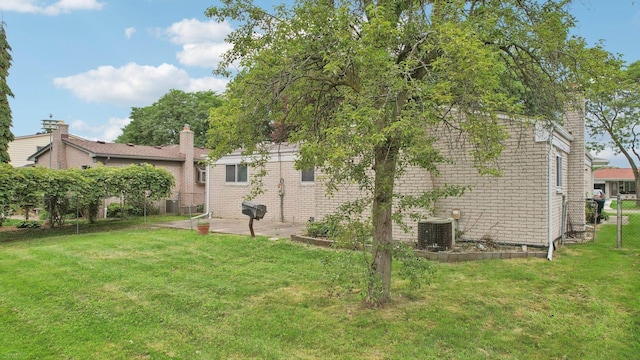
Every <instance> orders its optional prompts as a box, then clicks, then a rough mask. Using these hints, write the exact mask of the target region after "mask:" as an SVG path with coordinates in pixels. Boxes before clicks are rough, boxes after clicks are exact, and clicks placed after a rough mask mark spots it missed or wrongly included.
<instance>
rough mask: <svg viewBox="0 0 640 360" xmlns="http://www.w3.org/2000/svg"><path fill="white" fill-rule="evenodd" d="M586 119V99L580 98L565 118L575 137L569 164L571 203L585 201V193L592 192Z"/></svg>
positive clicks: (565, 122) (566, 124)
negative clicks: (586, 161)
mask: <svg viewBox="0 0 640 360" xmlns="http://www.w3.org/2000/svg"><path fill="white" fill-rule="evenodd" d="M584 117H585V101H584V98H582V97H578V98H576V100H574V101H572V103H571V108H569V109H568V111H567V112H566V113H565V118H564V128H565V129H566V130H567V131H568V132H569V133H570V134H571V135H572V136H573V142H572V143H571V152H570V154H569V159H568V164H567V171H568V180H569V183H568V190H567V200H570V201H583V200H584V199H585V191H590V189H587V187H588V183H590V179H591V167H590V166H589V165H588V164H585V156H586V153H587V150H586V147H585V145H586V143H585V138H584V136H585V122H584Z"/></svg>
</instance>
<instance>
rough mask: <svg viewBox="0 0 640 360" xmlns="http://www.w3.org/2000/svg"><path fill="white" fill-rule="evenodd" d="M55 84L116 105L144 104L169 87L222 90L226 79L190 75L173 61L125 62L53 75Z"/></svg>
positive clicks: (96, 100)
mask: <svg viewBox="0 0 640 360" xmlns="http://www.w3.org/2000/svg"><path fill="white" fill-rule="evenodd" d="M53 84H54V85H55V86H56V87H58V88H63V89H67V90H70V91H71V92H72V93H73V94H74V95H75V96H76V97H78V98H80V99H82V100H85V101H88V102H96V103H108V104H114V105H119V106H126V107H132V106H147V105H150V104H152V103H153V102H154V101H157V100H158V99H159V98H160V97H162V95H164V94H165V93H167V92H168V91H169V90H171V89H179V90H184V91H201V90H213V91H216V92H220V93H221V92H224V89H225V86H226V84H227V80H226V79H218V78H214V77H205V78H200V79H191V78H190V77H189V74H187V72H186V71H184V70H183V69H179V68H177V67H175V66H174V65H169V64H162V65H160V66H143V65H138V64H135V63H129V64H127V65H125V66H123V67H120V68H115V67H113V66H100V67H98V68H97V69H94V70H90V71H87V72H85V73H81V74H76V75H72V76H67V77H62V78H55V79H54V80H53Z"/></svg>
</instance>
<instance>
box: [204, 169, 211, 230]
mask: <svg viewBox="0 0 640 360" xmlns="http://www.w3.org/2000/svg"><path fill="white" fill-rule="evenodd" d="M206 163H207V166H206V169H205V174H207V175H206V177H207V179H206V180H205V187H204V198H205V202H204V207H205V208H204V211H205V213H207V214H209V219H211V206H210V202H211V197H210V196H211V181H210V180H209V179H210V178H211V176H210V175H211V174H210V171H211V165H210V164H209V161H207V162H206Z"/></svg>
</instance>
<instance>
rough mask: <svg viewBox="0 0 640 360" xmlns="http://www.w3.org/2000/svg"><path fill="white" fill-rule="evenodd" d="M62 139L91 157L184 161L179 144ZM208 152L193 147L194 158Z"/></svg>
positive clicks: (42, 152)
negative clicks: (156, 144) (154, 144)
mask: <svg viewBox="0 0 640 360" xmlns="http://www.w3.org/2000/svg"><path fill="white" fill-rule="evenodd" d="M62 141H63V142H64V143H65V144H66V145H68V146H71V147H74V148H76V149H78V150H80V151H84V152H86V153H88V154H89V155H90V156H91V157H112V158H124V159H139V160H165V161H184V160H185V154H183V153H180V145H164V146H144V145H134V144H118V143H109V142H105V141H90V140H86V139H83V138H78V137H75V136H73V137H72V136H64V135H63V139H62ZM49 147H50V145H47V146H45V147H44V148H42V149H40V151H38V152H36V153H35V154H33V155H31V156H30V157H29V159H34V158H37V157H39V156H40V155H42V154H44V153H46V152H47V151H49ZM208 153H209V150H208V149H204V148H194V159H195V160H197V159H202V158H203V157H204V156H206V155H207V154H208Z"/></svg>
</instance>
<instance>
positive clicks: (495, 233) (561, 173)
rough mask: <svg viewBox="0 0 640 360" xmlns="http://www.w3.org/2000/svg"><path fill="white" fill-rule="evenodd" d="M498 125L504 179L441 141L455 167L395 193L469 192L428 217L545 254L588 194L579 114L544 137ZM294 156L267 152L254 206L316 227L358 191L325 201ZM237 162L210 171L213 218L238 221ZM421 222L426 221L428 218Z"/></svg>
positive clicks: (234, 157) (277, 149)
mask: <svg viewBox="0 0 640 360" xmlns="http://www.w3.org/2000/svg"><path fill="white" fill-rule="evenodd" d="M501 122H502V123H503V124H504V125H505V126H506V127H507V128H508V130H509V133H510V138H509V139H508V140H507V141H506V142H505V145H506V146H505V149H504V151H503V153H502V155H501V157H500V159H499V160H498V162H497V166H498V167H499V168H500V169H501V170H502V172H503V176H501V177H492V176H480V175H478V173H477V170H476V169H475V168H473V166H472V162H471V160H470V159H469V158H468V155H467V151H466V149H462V148H460V147H454V146H450V145H449V144H450V143H449V142H448V141H447V136H441V137H440V138H441V139H442V140H441V142H440V147H441V150H442V151H444V152H445V153H446V154H447V155H449V156H450V157H451V158H453V159H455V161H456V163H455V164H451V165H448V164H447V165H441V166H439V170H440V173H441V175H440V176H437V177H436V176H433V175H432V174H430V173H429V172H427V171H425V170H423V169H418V168H414V169H409V170H408V171H407V173H406V174H405V175H404V176H403V177H402V178H401V179H400V180H399V181H398V182H397V185H396V191H398V192H401V193H402V192H404V193H419V192H422V191H426V190H430V189H433V188H435V187H439V186H443V185H444V184H445V183H446V184H456V185H464V186H471V187H472V190H471V191H469V192H467V193H465V194H464V195H463V196H462V197H460V198H447V199H441V200H439V201H438V202H437V203H436V204H435V214H434V215H436V216H438V217H445V218H453V217H459V219H458V220H457V223H456V224H455V226H456V229H457V232H458V234H461V235H462V238H464V239H468V240H493V241H496V242H502V243H512V244H528V245H536V246H548V244H549V243H550V241H555V240H556V239H558V238H559V237H560V236H561V235H562V234H561V229H562V224H561V223H562V220H561V219H562V201H563V197H564V198H565V199H566V200H567V201H574V202H576V203H577V204H580V205H579V206H578V207H577V209H578V211H582V214H584V201H585V197H586V196H585V195H586V194H590V193H591V191H592V189H593V182H592V174H591V166H592V164H591V161H592V160H593V157H592V156H590V155H589V154H588V153H587V152H586V149H585V142H584V118H583V116H582V115H581V114H580V113H569V114H567V115H566V119H565V124H566V126H565V127H560V126H558V125H556V124H549V125H550V126H548V128H546V129H545V127H544V126H533V125H529V126H525V125H524V123H523V122H521V121H513V120H509V119H507V118H504V117H503V118H501ZM449 139H450V138H449ZM451 143H455V144H457V142H451ZM456 146H458V145H456ZM296 156H297V149H296V148H295V147H293V146H289V145H279V146H278V145H274V146H273V148H272V150H271V160H270V161H269V162H268V164H267V169H266V170H267V171H268V173H267V176H266V177H265V178H264V179H263V183H264V188H265V193H264V194H261V195H259V196H258V197H256V199H255V200H254V201H255V202H257V203H260V204H264V205H266V206H267V214H266V215H265V219H268V220H274V221H283V222H307V221H313V220H322V218H323V217H324V216H326V215H328V214H330V213H332V212H334V211H335V210H336V209H337V207H338V206H339V205H340V204H342V203H343V202H345V201H348V200H353V199H356V198H357V197H358V196H359V190H358V187H357V186H352V187H349V186H344V187H342V188H341V189H340V190H339V191H338V192H336V193H335V194H334V196H333V197H329V196H327V195H326V188H325V186H324V184H323V182H322V174H318V173H314V171H313V170H311V169H310V170H307V171H300V170H296V169H295V168H294V165H293V162H294V160H295V157H296ZM242 162H243V159H242V157H241V156H240V152H235V153H232V154H230V155H228V156H225V157H223V158H221V159H220V160H219V161H217V162H216V164H215V166H213V167H212V168H211V171H210V174H209V176H208V178H209V181H210V182H211V184H210V187H211V192H210V203H211V210H212V212H213V216H216V217H224V218H242V217H244V215H242V213H241V204H242V200H243V198H244V197H245V196H247V195H248V194H249V192H250V190H251V188H250V187H251V185H250V177H251V175H252V171H253V168H251V167H250V166H249V167H247V166H245V165H243V164H242ZM281 179H282V180H281ZM281 182H282V183H283V185H284V186H283V187H284V192H283V193H282V196H281V195H280V192H279V190H280V188H281V187H279V184H280V183H281ZM424 215H425V218H427V215H429V214H428V213H427V211H426V210H425V211H424ZM582 218H584V216H582ZM405 221H408V224H409V225H410V226H411V227H412V229H411V231H410V232H408V233H404V232H403V231H402V230H401V229H400V228H399V227H398V226H395V227H394V230H393V231H394V238H395V239H399V240H409V241H415V240H416V239H417V223H416V222H415V221H411V220H409V219H405ZM573 230H576V229H573Z"/></svg>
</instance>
